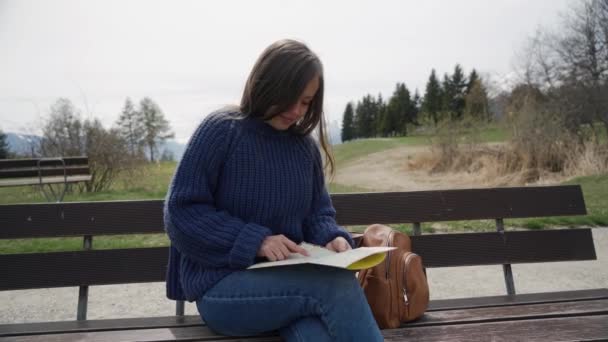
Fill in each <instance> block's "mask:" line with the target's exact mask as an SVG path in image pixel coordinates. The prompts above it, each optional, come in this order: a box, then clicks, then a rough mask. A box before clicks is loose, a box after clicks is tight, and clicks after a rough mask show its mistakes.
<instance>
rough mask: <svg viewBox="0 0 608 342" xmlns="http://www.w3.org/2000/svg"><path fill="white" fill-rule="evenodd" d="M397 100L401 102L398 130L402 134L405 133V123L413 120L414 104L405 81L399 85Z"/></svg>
mask: <svg viewBox="0 0 608 342" xmlns="http://www.w3.org/2000/svg"><path fill="white" fill-rule="evenodd" d="M399 102H400V103H401V106H402V107H401V108H402V111H401V113H400V115H399V131H400V133H401V134H402V135H407V125H408V124H410V123H412V122H414V118H413V115H415V114H414V109H413V107H414V105H413V104H412V99H411V95H410V91H409V89H407V86H406V85H405V83H401V85H399Z"/></svg>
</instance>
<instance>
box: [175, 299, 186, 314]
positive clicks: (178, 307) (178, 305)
mask: <svg viewBox="0 0 608 342" xmlns="http://www.w3.org/2000/svg"><path fill="white" fill-rule="evenodd" d="M175 315H176V316H183V315H184V301H183V300H178V301H176V302H175Z"/></svg>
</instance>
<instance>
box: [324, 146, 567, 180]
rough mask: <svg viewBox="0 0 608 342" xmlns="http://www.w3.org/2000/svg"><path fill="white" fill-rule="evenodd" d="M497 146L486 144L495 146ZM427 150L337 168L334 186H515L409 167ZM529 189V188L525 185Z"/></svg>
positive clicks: (375, 156) (384, 154)
mask: <svg viewBox="0 0 608 342" xmlns="http://www.w3.org/2000/svg"><path fill="white" fill-rule="evenodd" d="M494 145H497V144H488V146H494ZM430 151H431V150H430V147H429V146H401V147H396V148H392V149H390V150H385V151H381V152H376V153H372V154H369V155H366V156H364V157H362V158H360V159H357V160H353V161H351V162H349V163H347V164H346V165H344V166H340V167H338V168H337V172H336V175H335V177H334V180H333V181H334V183H337V184H342V185H349V186H358V187H361V188H364V189H369V190H370V191H419V190H438V189H463V188H480V187H495V186H518V185H523V184H514V183H513V182H512V181H511V180H510V179H509V178H508V177H509V176H505V177H502V178H499V177H492V176H488V175H487V174H485V170H480V171H479V172H448V173H433V174H431V173H429V172H428V171H427V170H421V169H415V168H414V169H413V168H411V167H409V166H408V163H410V162H411V161H412V160H413V159H414V158H415V157H416V156H419V155H420V154H425V155H426V156H429V155H430ZM562 180H563V179H557V178H555V179H544V180H541V181H539V182H536V183H535V184H537V185H541V184H542V185H547V184H554V183H557V182H560V181H562ZM526 185H529V184H526Z"/></svg>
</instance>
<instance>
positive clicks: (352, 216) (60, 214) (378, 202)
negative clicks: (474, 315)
mask: <svg viewBox="0 0 608 342" xmlns="http://www.w3.org/2000/svg"><path fill="white" fill-rule="evenodd" d="M332 200H333V203H334V206H335V207H336V210H337V213H338V214H337V220H338V223H339V224H341V225H369V224H372V223H386V224H391V223H409V222H437V221H450V220H474V219H494V218H516V217H543V216H559V215H584V214H586V210H585V203H584V200H583V196H582V191H581V188H580V186H578V185H569V186H556V187H525V188H499V189H475V190H447V191H420V192H407V193H402V192H395V193H368V194H365V193H363V194H334V195H332ZM162 207H163V201H162V200H147V201H106V202H72V203H46V204H15V205H2V206H0V219H1V222H2V229H1V230H0V239H17V238H32V237H53V236H74V235H76V236H78V235H80V236H82V235H112V234H141V233H161V232H163V217H162V215H163V212H162Z"/></svg>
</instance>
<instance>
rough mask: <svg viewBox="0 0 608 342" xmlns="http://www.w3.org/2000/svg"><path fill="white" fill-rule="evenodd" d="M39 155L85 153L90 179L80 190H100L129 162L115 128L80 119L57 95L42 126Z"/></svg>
mask: <svg viewBox="0 0 608 342" xmlns="http://www.w3.org/2000/svg"><path fill="white" fill-rule="evenodd" d="M42 132H43V137H42V139H41V142H40V148H41V155H42V156H45V157H66V156H88V157H89V164H90V168H91V176H92V179H91V181H90V182H88V183H87V184H84V185H82V186H81V188H80V189H81V190H82V191H88V192H95V191H102V190H105V189H107V188H109V187H110V186H111V185H112V182H113V181H114V179H115V177H116V175H117V174H118V173H119V172H121V171H123V170H125V169H129V168H131V167H132V166H133V164H132V161H133V158H130V156H129V153H128V147H127V143H126V141H125V140H124V139H122V137H121V136H120V134H119V133H118V131H117V130H106V129H105V128H104V127H103V126H102V124H101V122H100V121H99V120H97V119H92V120H86V121H84V122H83V121H82V119H81V118H80V111H79V110H78V109H77V108H76V107H74V105H73V104H72V102H71V101H70V100H68V99H64V98H61V99H59V100H57V102H55V104H54V105H53V106H52V107H51V112H50V114H49V117H48V119H47V120H45V123H44V126H43V128H42Z"/></svg>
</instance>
